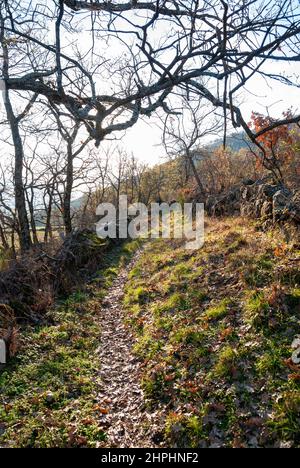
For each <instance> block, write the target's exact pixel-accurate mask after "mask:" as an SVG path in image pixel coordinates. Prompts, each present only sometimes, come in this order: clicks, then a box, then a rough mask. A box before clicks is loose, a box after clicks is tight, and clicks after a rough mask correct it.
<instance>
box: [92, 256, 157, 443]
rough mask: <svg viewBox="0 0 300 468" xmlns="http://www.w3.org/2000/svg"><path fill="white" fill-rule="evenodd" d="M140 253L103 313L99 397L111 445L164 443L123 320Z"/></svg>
mask: <svg viewBox="0 0 300 468" xmlns="http://www.w3.org/2000/svg"><path fill="white" fill-rule="evenodd" d="M138 255H139V254H137V255H136V257H135V258H134V259H133V261H132V262H131V263H130V264H129V265H128V267H127V268H125V269H123V270H122V271H121V272H120V274H119V276H118V278H117V279H116V280H115V281H114V283H113V285H112V287H111V289H110V291H109V293H108V294H107V296H106V298H105V299H104V301H103V307H102V310H101V314H100V326H101V336H102V338H101V346H100V349H99V355H100V366H101V370H100V377H101V381H102V387H101V389H100V394H99V400H100V401H102V402H103V405H105V406H104V408H105V412H106V409H107V411H108V412H107V414H103V415H102V416H101V424H102V426H103V427H104V429H105V431H106V433H107V440H106V442H105V443H104V444H103V446H105V447H109V448H112V447H118V448H153V447H160V446H161V445H160V444H161V427H160V425H161V421H159V417H158V413H157V412H151V411H150V410H149V409H147V407H146V404H145V398H144V395H143V391H142V389H141V385H140V374H141V363H140V362H139V361H138V359H137V358H136V357H135V356H134V355H133V353H132V346H133V344H134V338H133V336H132V335H131V334H130V330H129V329H128V328H127V327H126V326H125V324H124V318H125V313H124V309H123V305H122V299H123V295H124V285H125V283H126V281H127V277H128V272H129V271H130V270H131V268H132V267H133V265H134V263H135V262H136V260H137V257H138Z"/></svg>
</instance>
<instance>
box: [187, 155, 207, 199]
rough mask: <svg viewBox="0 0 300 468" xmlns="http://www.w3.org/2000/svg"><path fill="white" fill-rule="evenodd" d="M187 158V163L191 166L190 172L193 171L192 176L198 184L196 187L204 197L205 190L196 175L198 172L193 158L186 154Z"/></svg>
mask: <svg viewBox="0 0 300 468" xmlns="http://www.w3.org/2000/svg"><path fill="white" fill-rule="evenodd" d="M186 156H187V158H188V161H189V163H190V165H191V168H192V171H193V174H194V177H195V179H196V182H197V184H198V187H199V189H200V192H201V193H202V194H203V195H204V194H205V189H204V186H203V184H202V181H201V179H200V176H199V174H198V171H197V168H196V166H195V162H194V160H193V156H191V155H190V154H189V153H187V154H186Z"/></svg>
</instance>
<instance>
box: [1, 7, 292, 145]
mask: <svg viewBox="0 0 300 468" xmlns="http://www.w3.org/2000/svg"><path fill="white" fill-rule="evenodd" d="M1 11H2V18H3V19H2V30H3V36H4V37H6V38H11V37H13V38H15V39H16V40H17V41H18V40H19V41H21V43H23V49H26V50H27V54H28V58H27V60H25V62H24V63H23V65H22V67H20V66H19V67H18V72H17V73H15V74H14V75H9V74H8V73H6V75H5V76H4V78H5V83H6V86H7V88H8V89H9V90H19V91H29V92H31V93H33V94H36V93H37V94H39V95H43V96H45V97H46V98H47V99H48V100H49V102H50V103H55V104H56V105H58V106H60V107H61V108H62V109H63V112H64V113H65V114H67V115H68V116H70V117H71V118H72V119H73V120H75V121H76V122H83V123H84V125H85V126H86V129H87V131H88V133H89V135H90V136H91V138H93V139H94V140H95V142H96V145H99V144H100V143H101V141H103V139H104V138H106V137H107V136H108V135H110V134H112V133H114V132H117V131H122V130H126V129H127V128H129V127H131V126H133V125H134V124H135V123H136V122H137V120H138V118H139V117H140V116H141V115H145V116H149V115H151V114H152V113H153V112H155V111H157V110H158V109H162V110H163V111H165V112H167V113H169V112H172V111H173V110H172V107H173V102H172V96H173V95H174V94H176V93H177V92H178V90H180V89H188V91H189V93H193V94H196V95H198V96H201V97H203V98H204V99H206V100H207V101H208V102H209V103H211V104H212V105H213V106H214V107H217V108H218V107H219V108H221V109H223V113H224V117H225V121H227V118H228V117H230V119H231V121H232V123H233V126H234V127H241V126H242V127H243V128H244V130H245V131H246V132H247V134H248V136H249V137H250V138H251V139H252V140H253V141H256V139H257V137H258V136H260V135H261V134H263V133H265V132H266V131H268V130H270V128H269V127H268V128H264V129H261V130H260V131H259V132H257V133H255V132H253V131H251V129H250V128H249V127H248V125H247V122H246V121H245V120H244V119H243V116H242V114H241V111H240V109H239V106H238V104H237V102H236V96H237V95H238V93H240V91H241V90H242V89H243V88H244V87H245V85H246V84H247V83H248V82H250V80H251V79H252V78H253V77H254V76H256V75H260V76H262V77H264V78H265V79H267V80H279V81H281V82H284V83H285V84H287V85H292V84H294V82H293V80H292V79H291V78H287V77H286V76H285V75H284V73H277V74H274V73H273V74H272V73H270V71H269V68H268V64H269V63H274V62H277V63H285V62H288V61H289V62H293V61H298V60H299V55H298V49H299V32H300V15H299V4H298V0H279V1H277V2H274V1H273V0H243V1H242V2H229V1H227V2H226V1H225V0H203V1H201V2H200V1H199V0H191V1H188V2H187V1H181V0H179V1H176V2H174V1H171V0H154V1H138V0H131V1H127V2H123V1H120V2H118V1H92V0H57V1H53V2H50V3H49V2H47V5H41V3H40V2H39V1H38V0H31V1H27V0H26V1H24V0H23V1H21V0H17V1H15V2H13V3H11V2H9V1H8V0H1ZM53 18H54V21H55V41H54V42H53V43H52V42H51V41H49V40H47V39H46V36H47V34H48V30H49V28H50V24H51V23H52V21H53ZM79 24H80V29H81V30H84V29H85V30H92V37H91V40H90V41H89V40H88V39H87V40H88V42H89V43H88V44H87V46H86V47H83V46H82V44H81V49H80V47H79V46H78V45H76V44H77V43H78V41H77V42H76V40H77V36H78V29H79V26H78V25H79ZM43 34H44V37H43ZM65 37H68V38H69V39H72V42H74V43H75V45H74V47H71V46H70V45H67V44H69V43H70V42H71V41H70V40H69V41H68V40H65V39H64V38H65ZM85 37H86V38H88V36H87V35H86V36H85ZM22 41H23V42H22ZM104 46H105V47H104ZM20 47H21V46H20ZM33 49H34V50H35V56H38V57H39V59H38V60H30V58H29V55H30V53H32V52H33ZM104 49H106V53H105V50H104ZM36 51H38V52H36ZM98 78H99V80H98ZM78 83H80V84H78ZM82 83H84V86H82ZM83 90H84V91H83ZM107 90H110V92H109V93H108V94H107ZM103 91H104V92H103ZM105 91H106V92H105ZM299 120H300V116H299V115H296V116H293V117H292V118H290V119H289V118H287V119H283V120H282V121H277V122H276V123H274V124H273V125H272V126H271V127H274V125H275V126H280V125H282V124H283V123H291V122H298V121H299ZM225 127H226V125H225ZM261 151H263V148H261Z"/></svg>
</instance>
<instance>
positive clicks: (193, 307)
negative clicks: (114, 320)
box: [125, 219, 300, 447]
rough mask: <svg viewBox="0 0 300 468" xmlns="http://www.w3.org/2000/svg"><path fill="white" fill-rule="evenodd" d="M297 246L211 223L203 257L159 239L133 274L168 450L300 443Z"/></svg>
mask: <svg viewBox="0 0 300 468" xmlns="http://www.w3.org/2000/svg"><path fill="white" fill-rule="evenodd" d="M295 242H296V241H293V240H291V241H290V242H289V243H286V242H285V241H284V240H283V239H282V237H281V235H280V234H279V233H273V234H272V233H268V234H267V233H263V232H260V231H259V230H257V229H256V227H255V225H254V224H252V223H251V222H249V221H246V220H243V219H226V220H222V221H219V220H211V221H209V225H208V226H207V236H206V244H205V247H204V248H203V249H202V250H199V251H197V252H191V251H187V250H185V249H184V248H183V245H182V244H181V242H179V241H176V242H175V241H162V240H160V241H157V242H154V243H151V244H150V245H149V246H148V249H147V250H146V251H145V253H144V255H143V256H142V258H141V259H140V261H139V263H138V264H137V265H136V267H135V268H134V270H133V271H132V272H131V275H130V276H131V280H130V281H129V283H128V285H127V292H126V297H125V305H126V307H127V321H128V324H129V325H130V326H132V327H134V329H135V332H136V337H137V342H136V345H135V352H136V354H137V355H138V356H139V357H140V358H141V359H142V360H143V362H144V375H143V388H144V391H145V393H146V395H147V397H148V400H149V404H150V405H151V407H152V409H153V411H154V410H156V409H157V408H158V407H159V406H160V407H161V405H162V406H163V408H164V409H163V410H161V409H160V411H161V412H162V414H163V417H165V418H166V424H165V431H164V437H166V439H167V442H166V443H167V444H168V446H172V447H174V446H175V447H176V446H179V447H277V446H282V447H285V446H287V447H290V446H299V444H300V420H299V414H300V391H299V381H300V367H299V366H298V365H296V364H295V363H294V362H293V360H292V354H293V349H292V343H293V341H294V339H295V337H296V335H297V333H299V319H300V271H299V261H300V250H299V244H298V245H297V244H296V243H295Z"/></svg>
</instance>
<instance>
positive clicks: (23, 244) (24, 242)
mask: <svg viewBox="0 0 300 468" xmlns="http://www.w3.org/2000/svg"><path fill="white" fill-rule="evenodd" d="M0 36H1V44H2V50H3V66H2V73H3V76H4V79H5V80H7V79H8V78H9V65H8V62H9V56H8V47H7V43H6V41H5V37H4V20H3V17H2V15H1V35H0ZM4 105H5V110H6V114H7V120H8V122H9V125H10V129H11V134H12V139H13V144H14V151H15V173H14V178H15V180H14V183H15V187H14V188H15V206H16V211H17V217H18V223H19V231H20V235H19V238H20V248H21V251H23V252H24V251H26V250H29V249H30V247H31V246H32V242H31V236H30V228H29V221H28V216H27V211H26V198H25V190H24V184H23V166H24V148H23V142H22V138H21V135H20V129H19V120H18V119H17V117H16V116H15V114H14V110H13V107H12V104H11V101H10V96H9V90H8V88H7V86H5V92H4Z"/></svg>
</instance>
